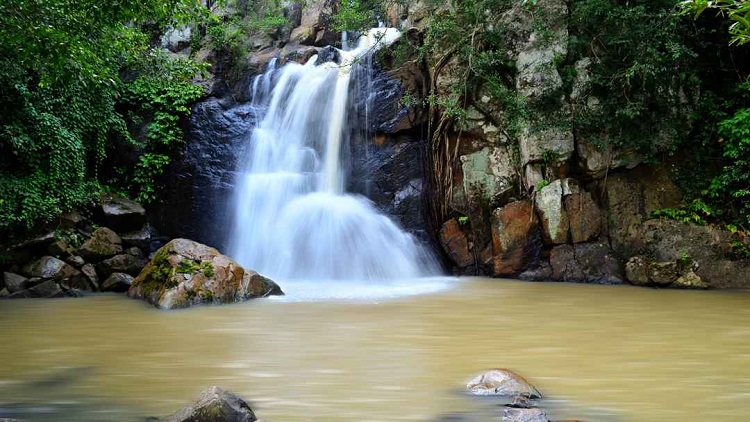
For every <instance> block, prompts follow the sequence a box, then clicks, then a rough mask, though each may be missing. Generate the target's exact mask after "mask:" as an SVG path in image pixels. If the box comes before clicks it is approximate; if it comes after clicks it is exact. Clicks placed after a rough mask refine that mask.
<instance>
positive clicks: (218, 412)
mask: <svg viewBox="0 0 750 422" xmlns="http://www.w3.org/2000/svg"><path fill="white" fill-rule="evenodd" d="M256 420H258V419H257V418H256V417H255V413H253V409H251V408H250V406H249V405H248V404H247V403H246V402H245V401H244V400H242V399H241V398H239V397H237V396H236V395H234V394H232V393H230V392H229V391H225V390H222V389H221V388H219V387H215V386H214V387H210V388H207V389H205V390H203V391H202V392H201V393H200V395H199V396H198V398H197V399H196V400H195V401H194V402H193V403H192V404H190V405H188V406H187V407H185V408H183V409H182V410H180V411H178V412H177V413H175V414H174V415H172V416H170V417H168V418H167V422H253V421H256Z"/></svg>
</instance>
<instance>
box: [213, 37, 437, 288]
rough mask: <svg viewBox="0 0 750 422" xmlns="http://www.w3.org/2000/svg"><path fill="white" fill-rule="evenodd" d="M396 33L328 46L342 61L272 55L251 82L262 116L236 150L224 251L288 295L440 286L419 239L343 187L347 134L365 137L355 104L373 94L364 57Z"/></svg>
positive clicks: (431, 259)
mask: <svg viewBox="0 0 750 422" xmlns="http://www.w3.org/2000/svg"><path fill="white" fill-rule="evenodd" d="M398 36H399V33H398V32H397V31H396V30H394V29H392V28H389V29H385V28H384V29H375V30H371V31H370V32H369V33H368V34H365V35H363V36H362V37H360V39H359V42H358V46H357V47H356V48H355V49H353V50H350V51H341V50H338V51H333V52H334V54H331V56H333V57H330V58H331V59H333V60H335V59H336V58H338V59H339V60H338V63H337V62H336V61H326V62H324V63H321V62H322V61H323V60H322V58H319V57H318V56H313V57H312V58H311V59H310V60H309V61H308V62H307V63H305V64H304V65H302V64H298V63H293V62H292V63H288V64H286V65H284V66H282V67H277V66H276V59H274V60H273V61H271V62H270V63H269V66H268V69H267V71H266V72H265V73H264V74H262V75H260V76H258V77H256V79H255V80H254V82H253V84H252V90H253V92H252V102H253V107H254V109H255V110H256V113H257V115H258V116H259V117H260V118H259V123H258V125H257V127H256V128H255V129H254V130H253V132H252V134H251V136H250V138H249V139H248V143H247V146H246V151H245V152H244V157H243V158H242V159H241V160H240V163H241V164H240V166H241V168H239V169H238V170H239V171H238V180H237V188H236V193H235V198H234V201H233V203H232V207H233V208H234V221H233V224H234V225H233V229H232V230H231V235H230V239H229V242H228V243H229V251H228V252H229V254H230V256H232V257H233V258H235V259H236V260H237V261H238V262H239V263H240V264H241V265H243V266H245V267H246V268H251V269H254V270H256V271H258V272H259V273H261V274H263V275H266V276H268V277H270V278H272V279H274V280H276V281H277V282H279V283H280V284H281V285H282V288H283V289H284V290H285V291H286V293H287V300H288V299H292V300H298V299H301V300H309V299H337V298H363V299H376V298H383V297H393V296H402V295H408V294H418V293H426V292H431V291H435V290H439V289H442V288H444V287H445V286H446V283H447V280H446V279H445V278H442V277H439V275H440V270H439V265H438V263H437V261H436V259H435V258H434V257H433V256H432V254H431V253H430V252H429V251H428V250H427V249H426V248H425V247H424V245H422V244H420V243H419V242H418V241H417V240H416V239H415V238H414V237H413V236H412V235H410V234H409V233H407V232H405V231H404V230H402V229H401V228H400V227H399V226H398V225H397V224H396V223H395V222H393V221H392V220H391V219H390V218H389V217H388V216H386V215H384V214H382V213H380V212H379V211H378V210H377V209H376V208H375V206H374V204H373V203H372V202H371V201H369V200H368V199H367V198H365V197H363V196H360V195H353V194H349V193H347V192H346V191H345V186H346V174H345V173H346V171H347V169H348V166H347V158H348V156H349V153H348V151H349V147H350V141H352V137H353V135H364V136H362V139H368V138H367V135H368V134H367V133H366V131H367V127H366V126H367V125H366V122H364V123H365V124H363V122H360V121H358V115H361V113H355V110H354V108H355V107H356V104H359V105H360V106H361V104H365V108H367V104H368V103H369V102H371V101H376V100H377V99H376V98H373V93H372V92H371V91H370V90H368V89H367V86H368V84H367V83H361V82H362V80H360V78H367V77H368V76H369V75H368V72H367V69H368V67H369V66H367V65H365V63H367V60H368V59H369V58H368V55H369V54H371V53H372V51H374V50H376V49H377V48H378V47H379V46H380V45H385V44H387V43H390V42H393V41H394V40H395V39H397V38H398ZM344 45H346V43H344ZM329 52H331V50H329ZM336 56H337V57H336ZM365 82H366V81H365ZM363 87H364V88H363ZM363 96H364V97H363ZM364 111H365V113H364V115H365V116H367V112H366V111H367V110H364ZM363 128H364V129H363ZM363 131H364V132H365V133H364V134H363ZM362 177H366V175H362Z"/></svg>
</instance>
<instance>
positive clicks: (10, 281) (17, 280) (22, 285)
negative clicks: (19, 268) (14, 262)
mask: <svg viewBox="0 0 750 422" xmlns="http://www.w3.org/2000/svg"><path fill="white" fill-rule="evenodd" d="M3 275H4V278H5V288H6V289H8V291H9V292H10V293H15V292H18V291H21V290H24V289H27V288H28V287H29V286H28V281H29V279H28V278H26V277H24V276H22V275H18V274H14V273H4V274H3Z"/></svg>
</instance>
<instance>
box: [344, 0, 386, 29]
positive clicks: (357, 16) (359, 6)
mask: <svg viewBox="0 0 750 422" xmlns="http://www.w3.org/2000/svg"><path fill="white" fill-rule="evenodd" d="M377 8H378V4H377V2H368V1H363V0H343V1H342V2H341V4H340V5H339V8H338V10H337V11H336V14H335V15H334V16H333V22H334V27H335V28H336V29H337V30H338V31H364V30H366V29H368V28H372V27H374V26H375V23H376V19H375V15H376V10H377Z"/></svg>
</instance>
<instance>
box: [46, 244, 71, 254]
mask: <svg viewBox="0 0 750 422" xmlns="http://www.w3.org/2000/svg"><path fill="white" fill-rule="evenodd" d="M47 252H49V254H50V255H52V256H61V255H64V254H67V253H68V244H67V243H65V241H62V240H57V241H55V242H52V243H51V244H50V245H49V246H47Z"/></svg>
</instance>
